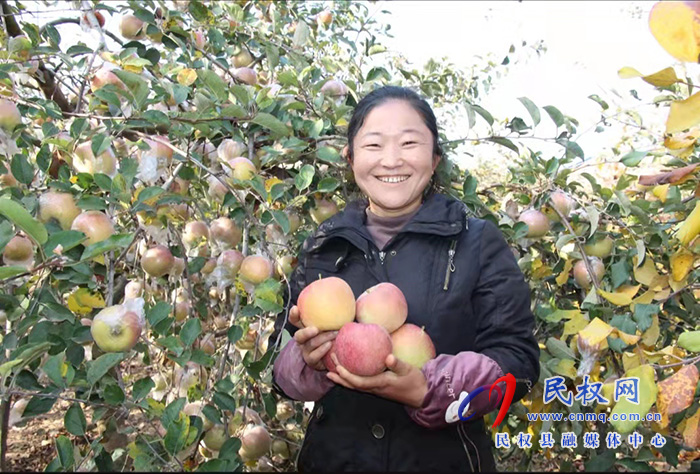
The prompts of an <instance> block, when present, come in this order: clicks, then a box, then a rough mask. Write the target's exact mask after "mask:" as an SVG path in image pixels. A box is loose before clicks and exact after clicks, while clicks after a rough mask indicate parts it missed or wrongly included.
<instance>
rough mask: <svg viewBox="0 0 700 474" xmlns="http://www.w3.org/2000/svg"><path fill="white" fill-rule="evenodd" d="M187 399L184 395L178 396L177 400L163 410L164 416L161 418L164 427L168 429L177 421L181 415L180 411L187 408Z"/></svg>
mask: <svg viewBox="0 0 700 474" xmlns="http://www.w3.org/2000/svg"><path fill="white" fill-rule="evenodd" d="M186 403H187V399H186V398H184V397H181V398H178V399H177V400H175V401H173V402H172V403H170V404H169V405H168V406H167V407H165V410H163V416H162V417H161V419H160V422H161V424H162V425H163V428H165V429H166V430H167V429H168V428H170V425H171V424H172V423H174V422H175V421H177V419H178V418H179V417H180V412H181V411H182V410H183V408H185V404H186Z"/></svg>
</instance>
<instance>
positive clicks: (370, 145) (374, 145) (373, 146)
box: [365, 143, 379, 148]
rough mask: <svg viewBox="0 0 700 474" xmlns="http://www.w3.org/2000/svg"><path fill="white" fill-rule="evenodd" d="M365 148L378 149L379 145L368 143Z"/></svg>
mask: <svg viewBox="0 0 700 474" xmlns="http://www.w3.org/2000/svg"><path fill="white" fill-rule="evenodd" d="M365 148H379V143H368V144H367V145H365Z"/></svg>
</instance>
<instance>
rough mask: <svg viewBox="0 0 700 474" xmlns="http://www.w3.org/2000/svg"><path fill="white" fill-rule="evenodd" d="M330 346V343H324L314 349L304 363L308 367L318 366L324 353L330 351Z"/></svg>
mask: <svg viewBox="0 0 700 474" xmlns="http://www.w3.org/2000/svg"><path fill="white" fill-rule="evenodd" d="M331 345H332V343H331V342H330V341H328V342H324V343H323V344H321V345H320V346H319V347H317V348H316V349H314V350H312V351H309V353H308V354H309V355H308V360H307V362H306V363H307V364H309V365H316V364H318V363H319V362H320V361H321V360H322V359H323V356H325V355H326V353H327V352H328V351H329V350H330V349H331Z"/></svg>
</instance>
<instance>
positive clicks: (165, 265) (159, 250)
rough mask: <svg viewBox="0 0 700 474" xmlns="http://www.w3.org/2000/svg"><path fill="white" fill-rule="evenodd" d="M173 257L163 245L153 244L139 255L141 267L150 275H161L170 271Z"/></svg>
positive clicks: (173, 260)
mask: <svg viewBox="0 0 700 474" xmlns="http://www.w3.org/2000/svg"><path fill="white" fill-rule="evenodd" d="M174 263H175V257H173V254H172V253H171V252H170V249H169V248H168V247H166V246H165V245H160V244H159V245H155V246H153V247H151V248H150V249H148V250H146V252H145V253H144V254H143V257H141V268H143V271H145V272H146V273H148V274H149V275H150V276H152V277H161V276H163V275H165V274H166V273H168V272H170V270H171V269H172V267H173V264H174Z"/></svg>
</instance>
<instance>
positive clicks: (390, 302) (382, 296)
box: [355, 282, 408, 333]
mask: <svg viewBox="0 0 700 474" xmlns="http://www.w3.org/2000/svg"><path fill="white" fill-rule="evenodd" d="M355 314H356V317H357V322H359V323H366V324H379V325H380V326H382V327H384V329H386V330H387V331H388V332H390V333H392V332H394V331H396V330H397V329H398V328H399V327H401V325H402V324H403V323H405V322H406V318H407V317H408V303H407V302H406V297H405V296H404V294H403V292H402V291H401V290H400V289H399V287H398V286H396V285H394V284H393V283H386V282H385V283H379V284H378V285H375V286H373V287H371V288H368V289H367V290H366V291H365V292H364V293H362V294H361V295H360V296H359V297H358V298H357V304H356V309H355Z"/></svg>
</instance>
